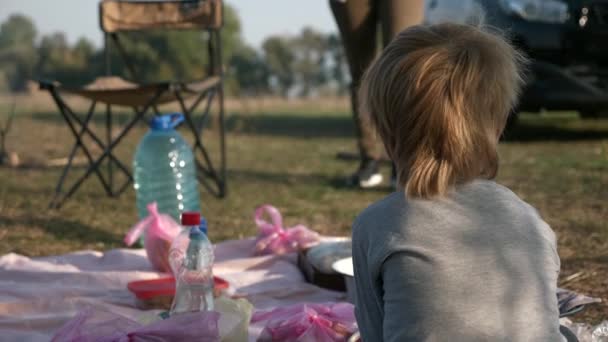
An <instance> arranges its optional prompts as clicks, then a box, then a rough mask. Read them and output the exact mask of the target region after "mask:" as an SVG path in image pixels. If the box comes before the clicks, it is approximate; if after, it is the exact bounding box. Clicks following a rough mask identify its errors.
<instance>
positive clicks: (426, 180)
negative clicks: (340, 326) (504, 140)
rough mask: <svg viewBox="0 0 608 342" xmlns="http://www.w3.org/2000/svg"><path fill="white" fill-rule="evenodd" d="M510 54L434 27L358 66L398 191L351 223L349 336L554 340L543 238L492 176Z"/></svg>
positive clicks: (475, 31) (552, 294) (516, 58)
mask: <svg viewBox="0 0 608 342" xmlns="http://www.w3.org/2000/svg"><path fill="white" fill-rule="evenodd" d="M524 62H525V60H524V58H523V57H522V56H521V55H520V54H519V53H518V52H517V51H516V50H514V49H513V48H512V47H511V46H510V45H509V44H508V43H507V42H506V41H505V40H504V39H503V38H501V37H500V36H499V35H496V34H493V33H490V32H487V31H484V30H482V29H480V28H476V27H472V26H465V25H457V24H440V25H433V26H415V27H412V28H409V29H407V30H405V31H403V32H402V33H400V34H399V35H398V36H397V37H396V38H395V39H394V40H393V41H392V42H391V43H390V44H389V45H388V47H387V48H386V49H385V50H384V51H383V53H382V55H381V56H380V57H379V59H378V60H377V61H376V62H375V63H374V64H373V65H372V66H371V68H370V69H369V70H368V71H367V73H366V75H365V77H364V81H363V83H362V86H361V89H360V99H361V101H362V102H361V106H362V108H363V109H364V112H365V113H367V114H368V115H370V116H371V120H372V122H373V123H374V125H375V126H376V129H377V131H378V133H379V135H380V138H381V139H382V141H383V143H384V146H385V148H386V150H387V152H388V154H389V156H390V157H391V159H392V160H393V162H394V163H395V165H396V168H397V174H398V181H399V187H400V188H402V189H403V191H398V192H396V193H393V194H392V195H390V196H388V197H386V198H384V199H383V200H381V201H379V202H377V203H375V204H373V205H371V206H370V207H369V208H367V209H366V210H365V211H364V212H363V213H362V214H361V215H359V217H358V218H357V219H356V221H355V223H354V225H353V258H354V268H355V281H356V288H357V294H356V315H357V321H358V323H359V329H360V331H361V335H362V340H363V341H370V342H377V341H399V342H401V341H561V340H562V336H561V335H560V332H559V321H558V316H559V311H558V306H557V298H556V286H557V276H558V273H559V267H560V261H559V257H558V254H557V252H556V241H555V235H554V233H553V231H552V230H551V228H549V226H548V225H547V224H546V223H545V222H544V221H543V220H542V219H541V218H540V216H539V215H538V213H537V212H536V210H535V209H534V208H532V207H531V206H530V205H528V204H526V203H525V202H524V201H522V200H521V199H520V198H518V197H517V195H515V194H514V193H513V192H511V191H510V190H509V189H507V188H505V187H503V186H501V185H498V184H497V183H495V182H494V181H492V179H493V178H494V177H495V175H496V172H497V169H498V156H497V151H496V149H497V145H498V140H499V137H500V135H501V134H502V131H503V129H504V126H505V124H506V121H507V116H508V114H509V112H510V111H511V110H512V108H513V105H514V104H515V102H516V100H517V95H518V93H519V90H520V88H521V86H522V83H523V82H522V77H521V68H522V65H523V64H524Z"/></svg>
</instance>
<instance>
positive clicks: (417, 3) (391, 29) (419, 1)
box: [349, 0, 424, 46]
mask: <svg viewBox="0 0 608 342" xmlns="http://www.w3.org/2000/svg"><path fill="white" fill-rule="evenodd" d="M349 1H350V0H349ZM378 4H379V9H378V15H379V19H380V22H381V23H382V43H383V45H384V46H386V45H388V43H390V41H391V40H393V38H394V37H395V36H396V35H397V34H398V33H399V32H401V31H403V30H405V29H406V28H408V27H410V26H414V25H418V24H422V21H423V20H424V0H383V1H378Z"/></svg>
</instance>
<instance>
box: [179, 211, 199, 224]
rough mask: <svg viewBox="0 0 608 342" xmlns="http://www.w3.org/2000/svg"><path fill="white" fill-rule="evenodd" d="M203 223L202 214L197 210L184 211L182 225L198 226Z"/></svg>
mask: <svg viewBox="0 0 608 342" xmlns="http://www.w3.org/2000/svg"><path fill="white" fill-rule="evenodd" d="M199 224H201V214H200V213H199V212H196V211H187V212H184V213H182V226H198V225H199Z"/></svg>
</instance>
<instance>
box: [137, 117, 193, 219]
mask: <svg viewBox="0 0 608 342" xmlns="http://www.w3.org/2000/svg"><path fill="white" fill-rule="evenodd" d="M182 121H184V116H183V114H180V113H175V114H168V115H162V116H156V117H154V119H152V120H151V121H150V131H149V132H148V133H147V134H146V135H145V136H144V137H143V138H142V140H141V142H140V143H139V145H138V146H137V150H136V152H135V158H134V161H133V170H134V174H133V177H134V183H135V184H134V187H135V193H136V195H137V211H138V213H139V217H140V219H141V218H144V217H146V216H147V215H148V211H147V209H146V205H147V204H148V203H151V202H156V203H157V205H158V211H159V212H160V213H164V214H168V215H171V217H173V218H174V219H175V221H176V222H180V215H181V213H182V212H184V211H197V212H198V211H200V197H199V192H198V180H197V178H196V164H195V159H194V155H193V153H192V149H191V148H190V145H189V144H188V143H187V142H186V141H185V140H184V138H182V136H181V135H180V134H179V133H178V132H177V131H176V130H175V127H177V126H178V125H179V124H180V123H181V122H182Z"/></svg>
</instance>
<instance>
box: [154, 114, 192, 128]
mask: <svg viewBox="0 0 608 342" xmlns="http://www.w3.org/2000/svg"><path fill="white" fill-rule="evenodd" d="M183 121H184V114H182V113H172V114H165V115H159V116H155V117H153V118H152V120H150V128H151V129H152V130H153V131H170V130H173V129H175V127H177V126H178V125H179V124H180V123H182V122H183Z"/></svg>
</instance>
